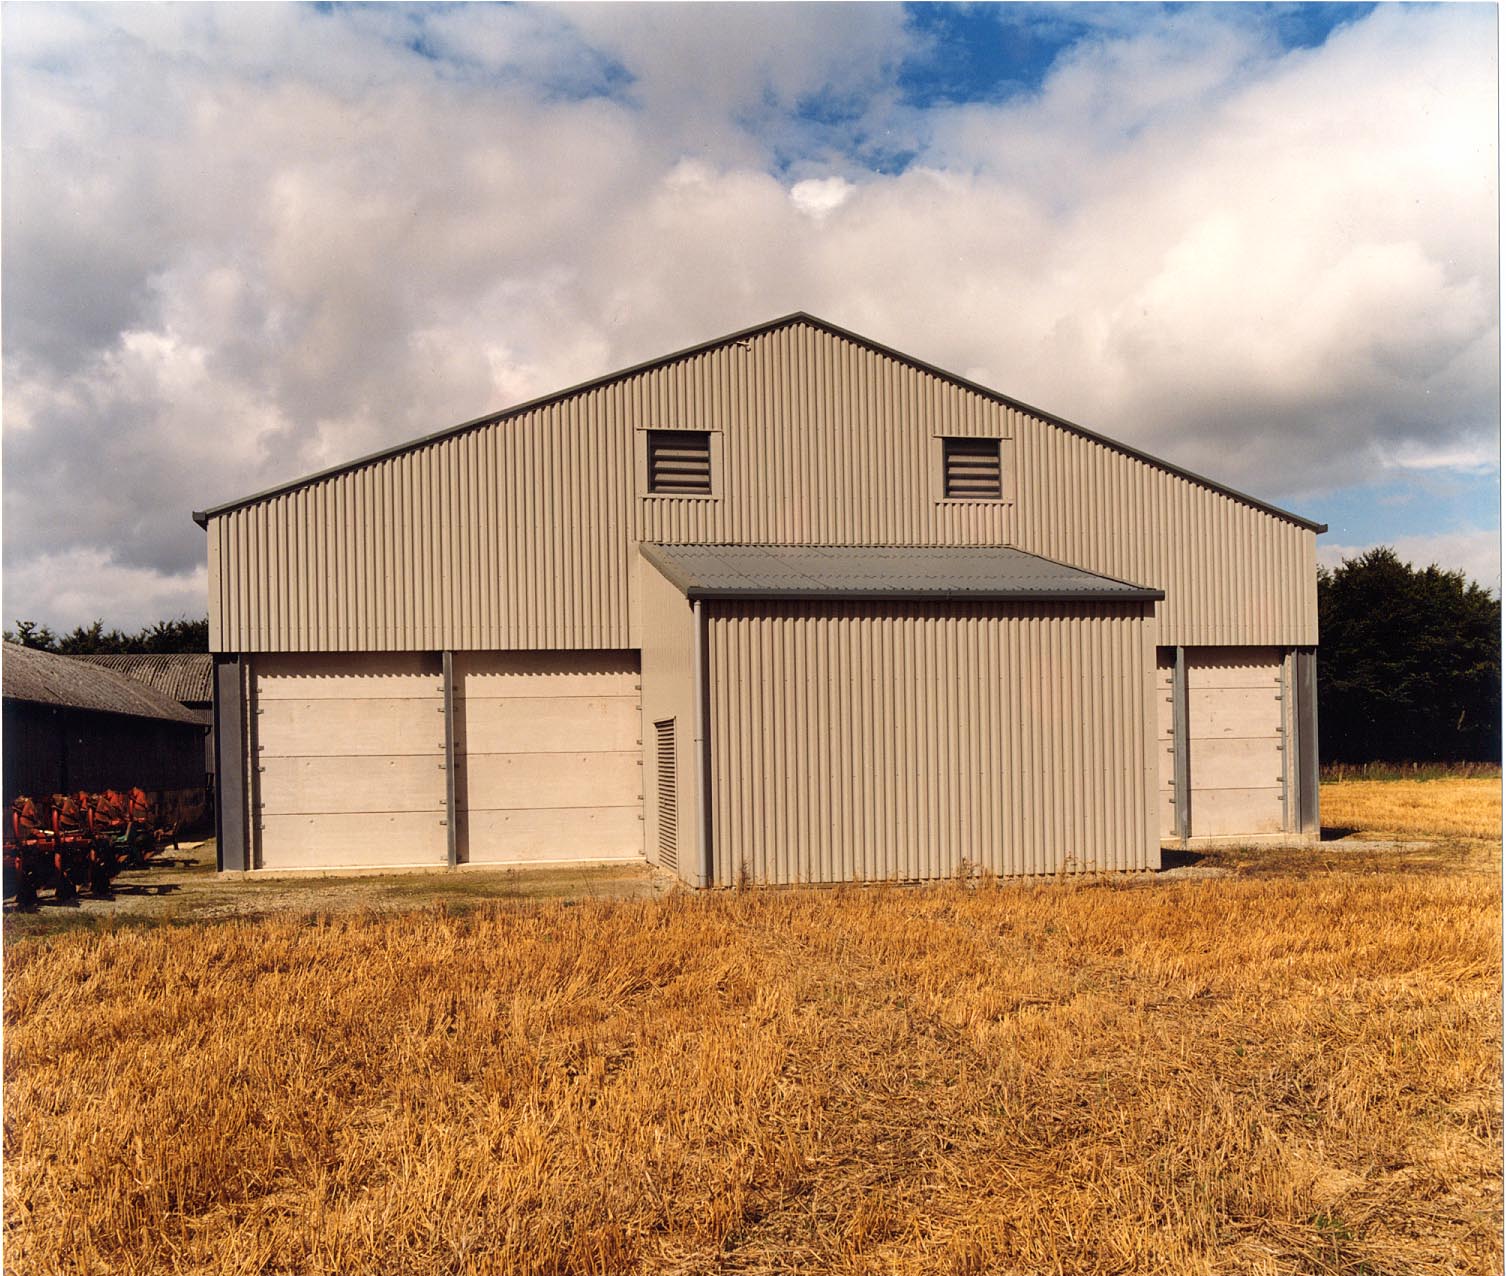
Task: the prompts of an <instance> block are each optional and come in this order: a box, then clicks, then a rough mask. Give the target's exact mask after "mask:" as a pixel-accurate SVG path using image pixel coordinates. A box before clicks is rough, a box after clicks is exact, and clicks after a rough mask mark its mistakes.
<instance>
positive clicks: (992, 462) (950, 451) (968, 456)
mask: <svg viewBox="0 0 1506 1276" xmlns="http://www.w3.org/2000/svg"><path fill="white" fill-rule="evenodd" d="M941 452H942V465H943V469H944V472H945V480H946V495H947V499H948V500H953V501H996V500H998V499H999V498H1000V497H1002V496H1003V495H1004V484H1003V481H1002V479H1001V477H1000V473H999V440H998V439H943V440H942V441H941Z"/></svg>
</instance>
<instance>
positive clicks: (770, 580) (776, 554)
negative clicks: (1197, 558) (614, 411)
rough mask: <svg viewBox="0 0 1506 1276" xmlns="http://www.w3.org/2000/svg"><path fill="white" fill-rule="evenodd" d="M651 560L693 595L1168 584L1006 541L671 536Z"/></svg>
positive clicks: (1072, 597) (1035, 593) (1049, 594)
mask: <svg viewBox="0 0 1506 1276" xmlns="http://www.w3.org/2000/svg"><path fill="white" fill-rule="evenodd" d="M639 551H640V552H641V553H642V555H643V556H644V558H645V559H647V560H648V562H649V563H650V564H651V565H652V566H653V567H654V568H655V569H656V570H657V571H658V572H659V573H660V574H661V575H662V576H663V577H664V578H665V579H666V580H667V581H669V583H670V584H672V585H673V586H674V587H675V588H676V589H678V590H679V591H680V592H681V593H682V594H684V595H685V596H686V598H688V599H690V600H691V601H697V600H701V599H724V600H766V601H773V600H787V599H809V600H829V601H851V602H1037V603H1039V602H1110V603H1147V602H1156V601H1158V600H1160V599H1162V598H1164V597H1165V596H1166V594H1165V592H1164V591H1163V590H1159V589H1152V588H1148V587H1146V586H1143V585H1135V584H1131V583H1129V582H1127V581H1121V580H1115V579H1113V578H1112V577H1109V576H1102V575H1099V574H1097V573H1096V572H1088V571H1084V570H1082V569H1081V568H1077V567H1072V566H1070V565H1069V564H1066V563H1059V562H1056V561H1054V560H1052V559H1049V558H1043V557H1041V556H1040V555H1038V554H1028V553H1026V552H1025V551H1024V550H1019V549H1013V548H1008V547H1003V546H1000V547H993V548H982V547H977V546H966V547H955V548H954V547H940V546H934V545H915V546H902V545H889V546H876V545H699V544H698V545H671V544H665V543H660V542H653V541H645V542H643V543H642V544H640V546H639Z"/></svg>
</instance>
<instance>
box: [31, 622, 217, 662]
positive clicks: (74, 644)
mask: <svg viewBox="0 0 1506 1276" xmlns="http://www.w3.org/2000/svg"><path fill="white" fill-rule="evenodd" d="M5 641H6V642H16V643H20V644H21V646H23V647H35V648H36V649H37V650H39V651H55V652H57V653H58V655H60V656H136V655H149V656H160V655H166V654H168V653H171V652H180V651H208V650H209V620H208V618H207V617H206V618H205V619H203V620H183V619H181V618H180V619H178V620H159V621H157V622H156V623H155V624H151V625H147V626H146V627H145V628H143V629H142V630H141V631H140V632H138V633H134V634H126V633H122V632H121V631H120V630H118V629H109V630H107V629H106V628H105V624H104V621H102V620H96V621H95V622H94V623H93V624H92V625H80V626H78V628H77V629H75V630H74V631H73V632H72V633H71V634H63V635H61V636H59V635H57V634H55V633H53V632H52V630H51V629H49V628H48V627H47V626H46V625H38V624H37V623H36V622H35V621H31V620H21V621H17V622H16V628H15V630H14V632H12V631H11V630H8V629H7V630H6V631H5Z"/></svg>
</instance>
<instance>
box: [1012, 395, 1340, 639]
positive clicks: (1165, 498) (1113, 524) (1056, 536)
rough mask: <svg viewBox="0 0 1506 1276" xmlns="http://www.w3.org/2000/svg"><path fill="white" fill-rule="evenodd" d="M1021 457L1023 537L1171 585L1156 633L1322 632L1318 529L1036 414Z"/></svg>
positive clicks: (1111, 571) (1031, 546)
mask: <svg viewBox="0 0 1506 1276" xmlns="http://www.w3.org/2000/svg"><path fill="white" fill-rule="evenodd" d="M1016 459H1017V462H1018V467H1019V473H1018V481H1019V484H1020V500H1019V519H1018V536H1017V540H1016V544H1017V545H1018V546H1019V548H1020V549H1024V550H1029V551H1030V552H1031V553H1032V554H1041V555H1043V556H1045V557H1046V558H1054V559H1058V560H1060V561H1062V562H1066V563H1071V564H1072V565H1073V566H1074V567H1082V568H1086V569H1087V570H1088V571H1093V572H1100V573H1102V574H1103V575H1105V576H1114V577H1117V578H1118V579H1120V580H1129V581H1133V582H1134V583H1135V584H1137V585H1150V586H1153V587H1155V588H1157V589H1164V590H1165V591H1166V600H1165V601H1164V602H1163V603H1161V604H1160V605H1159V607H1158V608H1157V618H1158V626H1157V638H1156V641H1157V642H1160V643H1162V644H1164V645H1167V646H1201V645H1207V646H1217V645H1221V644H1229V645H1240V646H1243V645H1247V644H1248V645H1269V646H1309V645H1312V644H1315V643H1316V642H1317V641H1318V593H1317V566H1316V554H1317V536H1316V534H1315V533H1313V532H1312V531H1309V530H1308V529H1307V528H1304V527H1298V526H1297V525H1296V524H1294V523H1289V522H1287V521H1286V520H1285V519H1281V518H1277V517H1276V516H1275V515H1272V514H1267V513H1266V512H1265V511H1264V510H1260V509H1256V508H1254V507H1253V506H1250V505H1246V504H1244V503H1243V502H1241V501H1237V500H1234V499H1233V498H1231V497H1228V496H1224V495H1222V494H1221V493H1219V492H1216V491H1213V490H1212V489H1211V488H1207V487H1203V486H1201V485H1199V484H1197V483H1193V482H1192V481H1190V480H1188V479H1184V478H1181V477H1180V476H1178V475H1175V474H1169V473H1167V472H1166V471H1165V470H1162V469H1158V468H1157V467H1155V466H1153V465H1150V464H1148V463H1147V462H1145V461H1141V460H1138V459H1137V458H1135V457H1131V456H1126V455H1124V454H1123V453H1122V452H1118V451H1115V450H1114V449H1112V448H1109V447H1105V446H1104V445H1103V444H1101V443H1097V442H1095V441H1093V440H1092V439H1087V438H1084V437H1082V436H1081V435H1077V434H1073V433H1071V432H1070V431H1068V430H1064V429H1061V428H1060V427H1058V426H1054V425H1051V424H1049V423H1047V422H1045V421H1040V420H1037V419H1035V418H1034V417H1024V418H1022V425H1021V428H1020V430H1019V433H1018V436H1017V439H1016Z"/></svg>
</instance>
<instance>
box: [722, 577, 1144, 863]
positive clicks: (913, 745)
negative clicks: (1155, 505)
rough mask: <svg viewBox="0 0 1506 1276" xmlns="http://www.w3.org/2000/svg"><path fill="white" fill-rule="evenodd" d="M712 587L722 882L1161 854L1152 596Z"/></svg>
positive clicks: (1125, 859)
mask: <svg viewBox="0 0 1506 1276" xmlns="http://www.w3.org/2000/svg"><path fill="white" fill-rule="evenodd" d="M708 606H709V609H710V610H709V615H710V622H709V631H708V676H709V677H710V679H711V693H712V694H711V703H712V722H711V734H712V800H713V807H714V824H713V847H714V850H715V867H716V884H718V885H724V886H725V885H730V884H732V883H734V882H735V881H737V880H738V877H739V876H740V875H741V873H743V872H744V871H746V872H747V873H748V874H749V875H750V876H751V877H752V878H753V879H754V880H755V881H766V882H800V881H818V882H833V881H843V880H850V879H857V880H865V881H874V880H884V879H889V878H895V879H902V880H911V879H924V878H937V877H945V876H948V875H949V874H951V873H953V872H955V871H956V870H957V869H958V867H959V866H960V865H961V864H962V863H963V862H964V861H966V862H967V863H968V864H970V865H972V866H974V867H975V868H986V869H991V870H993V871H994V872H998V873H1007V874H1030V873H1056V872H1060V871H1064V870H1065V871H1093V870H1105V869H1130V868H1135V869H1138V868H1145V867H1151V866H1154V864H1155V863H1156V857H1157V855H1158V852H1157V851H1156V837H1155V831H1154V829H1153V827H1152V810H1151V805H1150V803H1151V798H1152V795H1151V792H1150V789H1151V786H1152V784H1153V780H1152V779H1151V776H1152V770H1151V768H1152V767H1153V764H1154V759H1153V757H1152V756H1150V753H1149V750H1150V749H1151V748H1153V744H1154V741H1153V726H1152V727H1150V728H1148V727H1147V720H1148V715H1149V714H1150V710H1151V705H1150V704H1149V703H1147V700H1146V696H1147V694H1148V690H1149V687H1150V683H1151V678H1152V677H1153V675H1152V674H1151V673H1150V670H1149V669H1148V668H1147V662H1153V661H1154V658H1155V652H1154V645H1153V643H1152V642H1150V640H1149V636H1148V630H1149V627H1150V620H1149V615H1150V613H1149V609H1148V608H1144V607H1141V606H1139V605H1124V604H1118V605H1110V604H1103V603H1094V604H1080V605H1078V604H1037V605H1022V604H988V603H956V604H941V603H937V604H928V603H893V604H881V603H860V602H852V603H837V602H789V603H783V604H772V603H730V602H729V603H717V604H714V605H711V604H708Z"/></svg>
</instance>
